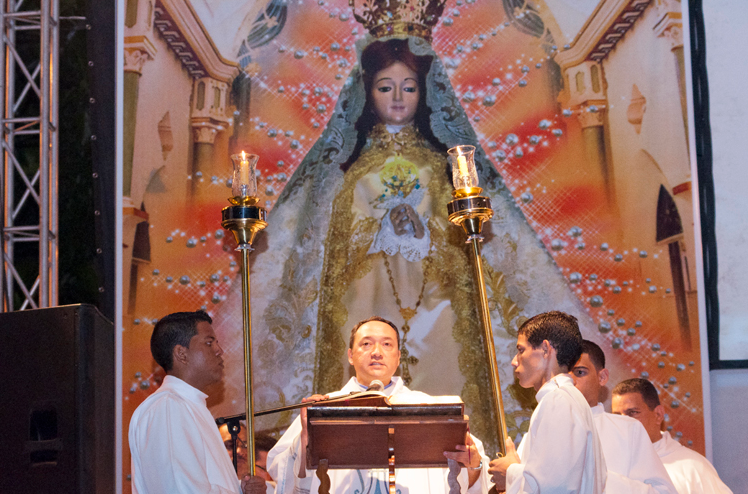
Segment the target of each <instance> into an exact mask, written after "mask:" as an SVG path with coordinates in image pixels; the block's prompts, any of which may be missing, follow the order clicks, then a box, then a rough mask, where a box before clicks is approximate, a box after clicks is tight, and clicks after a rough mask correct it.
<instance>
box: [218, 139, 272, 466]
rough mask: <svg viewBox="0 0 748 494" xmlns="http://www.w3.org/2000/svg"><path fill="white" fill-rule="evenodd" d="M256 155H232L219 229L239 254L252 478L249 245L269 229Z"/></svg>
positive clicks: (252, 423) (248, 453) (252, 435)
mask: <svg viewBox="0 0 748 494" xmlns="http://www.w3.org/2000/svg"><path fill="white" fill-rule="evenodd" d="M258 159H259V156H257V155H256V154H246V153H245V152H244V151H242V152H241V153H240V154H234V155H232V156H231V160H232V161H233V163H234V175H233V179H232V184H231V192H232V193H233V197H231V198H229V202H230V203H231V206H226V207H225V208H223V210H222V211H221V226H222V227H224V228H225V229H226V230H231V233H233V234H234V238H235V239H236V243H237V244H238V245H237V247H236V250H238V251H239V252H241V254H242V325H243V328H244V392H245V396H246V398H245V408H246V410H245V412H246V417H247V450H248V451H247V458H248V460H249V461H248V462H247V463H248V467H249V472H248V473H249V474H250V475H252V476H254V475H255V425H254V402H253V400H252V311H251V308H250V301H249V294H250V287H249V254H250V253H251V252H252V250H253V249H252V242H253V241H254V239H255V235H257V232H259V231H260V230H263V229H264V228H265V227H266V226H268V224H267V222H266V221H265V219H266V218H267V211H266V210H265V208H262V207H260V206H257V201H258V198H257V179H256V176H255V166H256V165H257V160H258Z"/></svg>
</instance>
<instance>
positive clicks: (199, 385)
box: [128, 311, 265, 494]
mask: <svg viewBox="0 0 748 494" xmlns="http://www.w3.org/2000/svg"><path fill="white" fill-rule="evenodd" d="M212 322H213V321H212V320H211V318H210V316H209V315H208V314H206V313H205V312H203V311H197V312H177V313H174V314H169V315H168V316H166V317H164V318H163V319H161V320H160V321H158V323H156V326H155V328H154V329H153V334H152V335H151V353H152V354H153V358H154V359H155V360H156V363H158V365H160V366H161V367H163V369H164V371H166V377H165V378H164V381H163V383H162V384H161V387H159V388H158V389H157V390H156V392H154V393H153V394H152V395H151V396H149V397H148V398H146V400H145V401H144V402H143V403H141V404H140V406H139V407H138V408H137V409H136V410H135V413H134V414H133V416H132V419H131V420H130V433H129V436H128V437H129V442H130V452H131V454H132V471H131V473H132V492H133V493H134V494H149V493H152V494H161V493H167V492H173V493H176V492H178V493H181V494H238V493H244V494H265V481H264V480H263V479H262V478H260V477H250V476H249V475H246V476H245V477H244V480H242V481H241V483H240V482H239V480H238V479H237V477H236V472H235V471H234V466H233V465H232V464H231V460H230V459H229V455H228V453H227V452H226V449H225V447H224V444H223V440H222V439H221V433H220V432H219V431H218V427H217V426H216V423H215V421H214V419H213V416H212V415H211V414H210V411H209V410H208V407H207V406H206V405H205V400H206V398H207V397H208V395H207V394H205V391H206V390H207V388H208V387H209V386H210V385H211V384H215V383H217V382H219V381H220V380H221V379H222V378H223V358H222V357H221V356H222V355H223V349H222V348H221V345H219V343H218V340H217V339H216V334H215V332H214V331H213V327H212V326H211V323H212Z"/></svg>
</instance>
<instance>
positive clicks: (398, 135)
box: [215, 2, 592, 451]
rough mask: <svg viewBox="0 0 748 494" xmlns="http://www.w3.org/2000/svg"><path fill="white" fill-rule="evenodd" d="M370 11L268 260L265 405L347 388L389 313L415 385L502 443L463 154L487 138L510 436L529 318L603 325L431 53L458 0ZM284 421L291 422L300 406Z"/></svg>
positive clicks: (262, 344) (257, 283)
mask: <svg viewBox="0 0 748 494" xmlns="http://www.w3.org/2000/svg"><path fill="white" fill-rule="evenodd" d="M367 5H368V7H367V8H370V10H368V11H365V12H364V13H363V14H361V15H358V14H356V19H357V20H358V21H359V22H361V23H363V24H364V25H365V26H366V27H367V29H369V33H368V34H367V35H366V36H365V37H364V38H362V39H360V40H359V42H358V43H357V46H356V49H357V55H358V60H359V63H358V64H356V65H355V66H354V67H353V70H352V71H351V73H350V75H349V77H348V79H347V80H346V82H345V84H344V86H343V88H342V90H341V92H340V96H339V98H338V100H337V104H336V107H335V111H334V113H333V115H332V117H331V118H330V120H329V122H328V123H327V126H326V128H325V129H324V131H323V132H322V134H321V136H320V138H319V139H318V140H317V142H316V143H315V144H314V146H313V147H312V148H311V150H310V151H309V153H308V154H307V156H306V157H305V158H304V160H303V161H302V163H301V164H300V165H299V167H298V169H297V170H296V171H295V173H294V174H293V176H292V178H291V179H290V181H289V183H288V185H287V186H286V187H285V189H284V190H283V193H282V195H281V196H280V197H279V199H278V201H277V203H276V204H275V206H274V208H273V209H272V211H271V212H270V214H269V218H268V223H269V226H268V227H267V229H266V230H265V231H264V232H263V233H261V234H260V235H259V237H258V241H257V245H256V247H257V252H255V253H253V255H252V262H253V265H252V273H251V276H252V285H253V287H252V302H251V303H252V326H253V342H254V343H253V344H254V347H255V355H254V359H253V362H254V373H255V378H254V380H255V389H256V390H257V394H256V396H255V403H256V406H257V408H258V409H263V408H270V407H271V406H276V405H281V404H284V403H293V402H296V401H300V400H301V398H304V397H306V396H309V395H311V394H312V393H313V392H320V393H327V392H331V391H334V390H336V389H339V388H340V387H342V385H343V384H344V383H345V382H346V380H347V379H348V378H349V377H350V369H349V366H348V362H347V360H346V350H347V348H348V340H349V337H350V331H351V328H352V327H353V326H354V325H355V324H356V323H357V322H358V321H360V320H362V319H365V318H368V317H370V316H373V315H376V316H380V317H383V318H385V319H388V320H390V321H392V322H393V323H395V324H396V325H397V326H398V327H400V328H401V337H402V342H401V347H400V349H401V352H402V359H401V363H400V370H399V374H400V375H401V377H402V378H403V379H404V381H405V382H406V384H407V385H408V386H409V387H410V388H411V389H414V390H418V391H423V392H427V393H430V394H434V395H460V396H461V397H462V399H463V401H464V402H465V404H466V407H467V412H466V413H468V414H469V415H470V418H471V431H472V432H473V434H475V435H476V436H478V437H480V438H482V439H483V440H484V443H486V450H487V451H491V450H492V449H494V450H495V448H496V444H497V441H496V438H497V434H496V432H495V430H494V427H493V425H492V424H493V423H494V422H493V419H492V413H493V412H492V407H493V404H492V403H491V398H490V396H491V393H490V381H489V376H488V364H487V362H486V359H485V356H484V355H485V353H484V347H483V336H482V334H483V332H482V329H481V325H480V318H479V313H478V309H477V292H476V288H475V283H474V280H473V275H472V267H471V260H470V258H469V257H468V254H469V251H468V246H467V245H466V244H465V240H466V238H465V233H464V232H463V231H462V229H461V228H459V227H456V226H454V225H452V224H450V222H449V221H448V219H447V203H448V202H449V201H450V200H451V199H452V195H451V192H452V183H451V169H449V168H448V164H447V154H446V151H447V149H448V148H451V147H454V146H457V145H463V144H469V145H473V146H475V147H476V154H475V156H476V166H477V171H478V176H479V180H480V186H481V187H482V188H483V191H484V192H483V193H484V195H487V196H489V197H490V199H491V201H492V204H493V208H494V216H493V218H492V219H491V220H490V221H489V222H487V223H486V225H485V226H484V237H485V241H484V243H483V247H482V249H483V263H484V267H485V270H486V273H487V279H486V284H487V291H488V298H489V305H490V309H491V318H492V323H493V334H494V342H495V345H496V351H497V355H498V360H499V363H498V367H499V369H500V372H501V382H502V387H503V389H504V391H505V393H504V396H505V397H504V400H505V410H506V413H507V416H508V422H509V423H508V425H509V430H510V432H513V433H516V424H514V421H513V417H516V416H529V413H530V412H529V411H528V409H527V408H526V407H527V405H526V404H525V405H523V404H521V403H520V401H519V400H517V399H515V398H514V397H513V395H512V393H510V392H508V388H509V387H510V386H511V385H513V383H514V378H513V377H512V372H511V365H510V361H511V359H512V357H513V356H514V353H515V349H514V345H515V343H516V329H517V328H518V326H519V325H520V324H521V323H522V322H523V321H524V319H525V318H528V317H530V316H532V315H535V314H537V313H539V312H543V311H547V310H563V311H566V312H569V313H571V314H574V315H576V316H577V317H578V318H579V319H580V323H581V324H582V326H583V333H585V332H586V333H589V331H590V329H591V328H592V326H591V324H592V323H591V321H590V319H589V318H588V317H587V316H586V315H585V313H584V311H583V308H582V305H581V303H580V302H579V300H578V299H577V298H576V296H575V295H574V294H573V293H572V292H571V290H570V289H569V287H568V285H567V282H566V280H565V279H564V277H563V276H562V274H561V273H560V271H559V269H558V267H557V266H556V264H555V263H554V261H553V260H552V258H551V256H550V255H549V254H548V252H547V250H546V249H545V247H544V246H543V244H542V243H541V241H540V240H539V239H538V236H537V235H536V234H535V232H534V231H533V229H532V228H531V227H530V225H529V224H528V222H527V220H526V219H525V216H524V214H523V213H522V211H521V210H520V209H519V208H518V206H517V205H516V203H515V200H514V198H513V197H512V195H511V193H510V192H509V191H508V190H507V188H506V186H505V184H504V182H503V180H502V178H501V176H500V175H499V173H498V172H497V171H496V169H495V168H494V166H493V165H492V163H491V162H490V161H489V159H488V158H487V156H486V153H485V152H484V150H483V149H482V148H481V146H480V143H479V141H478V138H477V136H476V134H475V132H474V130H473V128H472V127H471V125H470V122H469V120H468V117H467V116H466V114H465V112H464V110H463V108H462V107H461V106H460V103H459V101H458V99H457V97H456V95H455V92H454V89H453V88H452V85H451V83H450V80H449V78H448V76H447V72H446V71H445V68H444V65H443V64H442V62H441V60H440V59H439V57H438V56H437V55H436V53H435V52H434V50H433V48H432V46H431V43H430V36H431V27H433V26H434V25H435V23H436V22H437V21H438V18H439V16H440V15H441V12H442V10H443V9H444V4H443V3H442V4H435V3H434V2H432V3H430V4H426V3H425V2H423V3H422V4H419V5H420V7H418V8H416V9H415V11H413V10H411V9H410V4H407V6H406V5H405V4H403V5H402V9H400V7H398V4H396V3H395V4H393V3H391V2H390V3H388V4H387V5H390V7H384V5H385V4H384V2H382V3H381V4H380V3H377V2H372V3H371V4H367ZM406 7H407V8H406ZM419 9H421V10H419ZM235 285H236V286H234V287H233V289H232V290H233V292H232V293H231V294H230V295H229V297H228V299H227V301H226V304H225V307H224V311H223V312H222V313H221V314H219V315H218V317H217V318H216V321H215V323H216V325H217V326H218V327H219V328H220V330H221V331H223V335H222V339H223V340H226V339H227V338H231V339H235V340H236V341H241V333H240V327H241V325H240V323H238V322H237V321H240V320H241V319H240V318H241V303H240V288H239V286H238V285H239V284H235ZM234 353H237V354H239V353H240V352H234ZM229 366H231V368H232V369H235V372H234V371H232V370H229V371H228V372H227V379H226V381H227V382H228V384H227V390H226V392H227V393H228V396H229V397H231V399H235V401H236V403H242V402H243V397H242V394H241V393H243V380H242V376H243V374H242V367H241V361H240V360H236V361H235V362H233V363H232V362H228V365H227V367H229ZM232 393H235V394H236V395H237V396H236V397H234V396H233V395H232ZM523 406H524V407H525V408H524V409H523ZM276 420H277V421H278V422H277V423H276V424H274V425H276V426H278V427H282V426H284V425H287V424H288V422H290V415H288V416H280V417H277V419H276Z"/></svg>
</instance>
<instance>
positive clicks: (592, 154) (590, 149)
mask: <svg viewBox="0 0 748 494" xmlns="http://www.w3.org/2000/svg"><path fill="white" fill-rule="evenodd" d="M564 73H565V76H566V77H565V79H566V85H567V87H566V91H564V92H563V93H562V94H561V98H560V99H561V103H562V104H563V105H564V106H566V107H568V108H570V109H571V110H572V111H573V112H574V113H575V114H576V115H577V118H578V121H579V124H580V125H581V128H582V137H583V140H584V147H585V157H586V162H587V166H588V167H589V170H590V172H592V173H595V174H596V175H598V177H599V180H600V181H601V183H602V186H603V187H604V189H605V191H606V195H607V198H608V203H609V204H611V205H613V204H615V200H614V199H615V197H614V196H615V189H614V187H613V179H614V177H613V169H612V167H611V166H610V165H609V164H608V157H607V149H606V146H605V114H606V111H607V97H606V95H605V81H604V75H603V70H602V65H601V64H600V63H598V62H593V61H589V60H585V61H584V62H582V63H580V64H578V65H575V66H572V67H566V68H565V69H564Z"/></svg>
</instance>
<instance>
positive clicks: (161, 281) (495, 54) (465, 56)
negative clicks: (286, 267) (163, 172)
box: [122, 0, 704, 451]
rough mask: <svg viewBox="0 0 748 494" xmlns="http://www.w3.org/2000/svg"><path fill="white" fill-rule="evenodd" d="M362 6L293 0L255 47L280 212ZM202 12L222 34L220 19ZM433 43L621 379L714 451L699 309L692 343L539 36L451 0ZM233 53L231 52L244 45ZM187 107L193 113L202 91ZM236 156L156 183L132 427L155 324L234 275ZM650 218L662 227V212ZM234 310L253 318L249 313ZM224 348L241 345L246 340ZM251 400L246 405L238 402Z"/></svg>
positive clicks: (137, 314) (688, 243)
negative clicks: (648, 389)
mask: <svg viewBox="0 0 748 494" xmlns="http://www.w3.org/2000/svg"><path fill="white" fill-rule="evenodd" d="M236 3H237V5H239V3H240V2H236ZM242 3H243V2H242ZM196 10H197V11H198V12H200V11H201V9H196ZM247 10H249V6H248V7H247ZM349 12H350V10H349V8H348V6H347V2H346V1H341V0H334V1H329V0H324V1H319V2H318V1H314V2H310V1H304V2H293V3H292V4H289V5H288V19H287V22H286V25H285V26H284V28H283V30H282V32H281V33H280V34H279V35H278V36H277V37H276V38H275V39H273V40H272V41H271V42H270V43H269V44H267V45H266V46H263V47H260V48H257V49H255V50H253V51H252V52H251V55H252V57H253V63H255V64H257V67H258V68H259V73H258V75H256V76H255V77H253V80H252V92H251V104H250V114H251V125H252V128H251V132H250V141H251V143H252V145H251V149H246V151H248V152H254V153H257V154H259V155H260V162H259V164H258V168H259V170H260V171H261V176H260V180H259V182H258V189H259V191H260V194H261V195H262V201H263V202H264V204H265V205H266V206H267V207H268V209H272V206H273V203H274V200H275V199H276V198H277V197H278V194H279V193H280V192H281V191H282V189H283V187H284V185H285V183H287V180H288V179H289V178H290V177H291V176H292V174H293V172H294V170H295V169H296V167H297V166H298V164H299V163H300V162H301V160H302V159H303V158H304V156H305V155H306V153H307V151H308V150H309V149H310V148H311V146H312V145H313V144H314V142H315V141H316V139H317V138H318V137H319V135H320V134H321V132H322V129H323V128H324V126H325V123H326V121H327V119H328V118H329V117H330V115H331V114H332V111H333V109H334V106H335V102H336V99H337V96H338V93H339V91H340V89H341V87H342V85H343V84H344V82H345V79H346V77H347V75H348V74H349V72H350V70H351V67H352V66H353V64H354V63H355V62H356V53H355V48H354V44H355V41H356V39H358V38H360V37H361V36H362V35H363V33H364V29H363V27H361V26H359V25H358V24H357V23H356V22H355V21H354V19H353V17H352V16H351V15H350V14H349ZM445 19H449V22H447V23H445V22H444V20H445ZM204 24H205V25H206V26H208V29H209V31H211V29H212V28H211V27H210V26H211V21H209V20H206V21H205V22H204ZM446 24H451V25H446ZM244 29H246V27H244ZM210 34H211V36H213V37H214V38H220V37H221V36H227V38H230V39H232V40H233V39H235V38H236V33H234V32H231V33H228V34H226V33H224V32H221V30H220V29H212V31H211V32H210ZM634 34H635V33H630V35H634ZM559 44H561V43H559ZM216 45H217V46H228V45H230V43H228V42H224V43H221V42H218V41H216ZM433 46H434V48H435V51H436V52H437V54H438V55H439V56H440V57H441V59H442V61H443V62H444V64H445V65H446V66H447V67H448V72H449V75H450V78H451V82H452V85H453V87H454V89H455V91H456V93H457V94H458V96H459V97H460V100H461V103H462V105H463V107H464V109H465V111H466V113H467V115H468V116H469V117H470V119H471V122H472V125H473V127H474V129H475V130H476V132H477V134H478V136H479V138H480V142H481V144H482V146H483V148H484V149H485V150H486V152H487V153H488V155H489V157H491V159H492V162H493V165H494V166H495V167H496V169H497V170H498V171H499V172H500V173H501V175H502V176H503V177H504V179H505V181H506V183H507V186H508V187H509V189H510V190H511V192H512V194H513V196H514V198H515V200H516V202H517V204H518V205H519V206H520V208H521V209H522V211H523V212H524V214H525V215H526V217H527V220H528V222H529V223H530V225H531V226H532V227H533V228H534V229H535V231H536V232H537V234H538V236H539V238H540V239H541V240H542V242H543V243H544V244H545V246H546V248H547V249H548V251H549V252H550V253H551V255H552V256H553V258H554V259H555V261H556V263H557V264H558V267H559V269H560V270H561V272H562V273H563V275H564V276H565V277H566V278H567V280H569V287H570V289H571V290H572V291H573V292H574V293H575V294H576V295H577V296H578V298H579V300H580V301H581V303H582V304H583V305H584V306H585V308H586V309H587V310H588V312H589V314H590V316H591V317H592V319H593V320H594V321H595V323H596V324H598V325H599V328H600V332H599V334H596V335H594V338H595V339H596V341H598V342H599V343H601V346H602V347H603V349H604V350H605V352H606V354H607V356H608V359H609V360H611V361H615V362H619V363H620V364H622V367H623V368H625V369H626V372H627V375H620V376H617V377H618V379H619V380H620V379H624V378H627V377H639V376H648V377H649V378H650V379H651V380H652V381H653V382H655V384H656V385H657V387H658V390H659V391H660V393H661V397H662V399H663V402H664V404H666V408H667V412H668V415H669V418H668V422H667V425H668V426H671V427H672V428H673V433H674V434H675V433H678V435H682V436H683V440H684V442H688V443H689V444H692V445H693V447H695V448H696V449H697V450H702V451H703V447H704V432H703V418H702V405H701V403H702V392H701V389H702V387H701V366H700V348H699V339H698V334H699V333H698V319H697V317H696V314H697V312H696V309H695V307H692V308H690V309H691V310H690V315H691V318H690V332H691V344H690V346H689V345H688V344H687V343H686V342H685V341H684V340H683V339H682V338H681V329H680V328H679V325H678V320H677V316H676V311H675V300H674V296H673V293H672V290H673V282H672V277H671V274H670V273H671V270H670V258H669V254H668V246H667V245H655V243H654V241H652V242H651V243H650V245H649V246H642V245H636V244H633V243H628V241H627V240H626V239H627V238H631V236H630V235H626V234H625V231H626V230H627V229H630V228H631V225H624V224H623V222H622V221H623V220H622V219H621V217H620V215H619V214H618V208H619V207H620V205H621V204H624V201H622V200H621V197H620V196H621V191H618V196H619V197H611V194H610V192H609V190H607V189H606V188H605V187H603V186H602V185H601V180H600V176H599V172H597V171H595V170H592V169H590V167H589V166H588V164H587V163H586V157H585V156H586V155H585V147H584V140H583V135H582V129H581V126H580V123H579V121H578V120H577V118H576V116H575V115H570V116H565V115H564V111H563V110H565V108H563V107H562V106H561V104H559V103H558V101H557V98H558V90H559V87H558V86H557V85H554V80H555V78H557V77H558V74H556V73H555V72H554V71H553V64H552V63H550V60H549V55H548V54H547V53H546V51H545V50H544V47H543V46H542V44H541V42H540V40H539V39H538V38H535V37H532V36H530V35H528V34H523V33H521V32H520V31H519V30H518V29H516V28H515V27H514V26H513V25H511V24H507V19H506V17H505V12H504V9H503V7H502V5H501V2H499V1H495V0H491V1H461V0H449V1H448V3H447V8H446V9H445V14H444V16H443V20H442V22H441V23H440V24H439V25H438V26H437V28H436V29H435V32H434V41H433ZM159 56H161V55H159ZM164 56H166V55H164ZM223 56H224V57H226V58H229V59H234V58H235V53H229V52H227V53H223ZM668 69H670V68H668ZM168 90H169V87H168V85H167V84H166V83H165V84H164V86H163V87H148V88H143V87H141V88H140V92H141V95H142V94H143V92H144V91H146V92H150V91H168ZM677 90H678V89H677V87H674V88H673V91H677ZM141 99H142V96H141ZM183 110H184V111H185V112H188V111H189V94H186V95H185V99H184V109H183ZM567 110H568V109H567ZM148 111H149V110H148V108H139V110H138V112H139V113H138V121H139V122H140V121H141V120H142V121H147V120H149V119H156V120H155V121H156V122H157V121H158V119H157V118H156V116H155V115H154V116H150V117H149V114H148ZM158 118H160V115H159V116H158ZM676 123H677V122H676ZM680 125H681V128H678V127H677V126H674V128H663V129H659V130H658V131H659V132H662V133H663V134H667V133H674V132H680V133H681V134H682V133H683V130H682V121H681V122H680ZM666 137H667V136H664V137H663V138H666ZM137 146H138V144H137V143H136V155H137ZM224 147H225V146H224ZM154 159H158V160H161V159H162V158H161V156H158V157H154ZM219 161H220V158H219ZM223 161H225V168H224V169H223V171H222V172H217V173H216V175H215V176H201V177H198V176H192V175H191V174H189V173H185V174H184V176H183V177H180V178H178V179H176V180H177V181H179V180H183V181H184V185H185V187H184V188H183V189H181V190H180V192H165V193H161V194H150V195H147V197H148V201H147V202H146V207H147V210H148V212H149V214H150V219H149V224H150V241H151V264H150V265H147V266H145V267H141V269H140V271H139V273H138V278H137V280H135V282H136V283H137V304H136V306H135V308H134V310H133V312H132V313H131V314H130V315H126V316H125V320H124V328H125V333H124V353H125V355H124V376H125V377H124V383H123V388H122V392H123V394H124V397H125V413H124V425H125V428H126V427H127V423H128V420H129V416H130V415H131V414H132V411H133V410H134V408H135V407H136V406H137V404H139V403H140V402H141V401H142V400H143V399H144V398H145V396H147V395H148V394H149V393H150V392H152V391H153V389H154V386H153V385H154V384H155V383H156V381H157V378H156V377H155V376H154V369H155V364H154V363H153V362H152V360H151V358H150V354H149V349H148V338H149V337H150V332H151V331H152V328H153V323H152V321H153V320H155V319H157V318H158V317H161V316H163V315H164V314H166V313H168V312H174V311H177V310H195V309H197V308H199V307H201V306H202V307H205V308H206V309H207V310H208V311H209V312H210V313H212V314H215V313H217V312H219V311H220V310H221V302H222V301H223V300H224V299H225V297H226V295H227V293H228V291H229V288H230V287H231V285H232V283H235V282H236V281H235V280H236V279H237V274H238V257H237V256H236V254H235V253H234V251H233V247H234V240H233V238H231V236H230V234H228V232H226V233H224V231H223V230H222V229H221V227H220V219H219V218H220V213H219V211H220V209H221V208H222V207H224V206H225V205H227V202H226V198H227V197H228V196H229V195H230V189H229V188H227V187H226V181H227V180H228V178H229V176H230V160H229V157H228V152H227V155H226V156H225V159H224V160H223ZM135 166H136V167H137V166H138V162H137V160H136V163H135ZM172 178H173V177H172ZM656 179H657V178H656V177H653V180H656ZM194 181H197V182H199V183H198V184H197V187H198V188H201V189H203V190H204V191H205V192H206V193H205V194H200V197H211V199H209V200H203V201H202V202H197V201H195V202H191V203H187V204H186V205H185V202H184V200H183V199H184V198H183V197H179V195H180V194H181V195H182V196H183V195H184V192H183V191H184V190H186V188H188V186H189V184H190V183H191V182H194ZM170 194H174V196H170ZM265 201H266V202H265ZM655 207H656V204H652V209H653V210H654V209H655ZM653 213H654V211H653ZM680 215H681V219H682V221H683V223H684V224H685V223H688V224H690V223H692V222H693V214H692V211H690V210H686V211H680ZM639 228H641V229H642V230H646V232H645V233H646V235H649V236H651V237H654V224H649V223H646V224H644V223H643V224H642V225H640V226H639ZM650 230H651V233H650ZM682 243H683V248H684V250H685V251H686V252H688V253H689V255H694V239H693V238H684V239H683V240H682ZM652 246H654V247H652ZM125 269H128V270H129V269H130V268H129V266H128V267H125ZM253 281H254V282H255V285H253V290H262V281H261V280H253ZM695 290H696V288H695V287H693V288H692V290H691V291H692V292H695ZM126 296H127V294H126ZM693 300H695V296H694V297H693ZM125 302H126V303H125V305H126V306H127V300H126V301H125ZM236 318H237V321H239V322H240V321H241V314H236ZM224 346H225V347H227V350H231V351H241V342H226V343H225V344H224ZM613 384H615V383H613ZM242 402H243V400H239V403H240V405H239V406H237V407H236V410H235V411H234V413H238V412H240V411H241V408H242V406H241V403H242ZM221 412H226V410H225V409H221Z"/></svg>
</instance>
